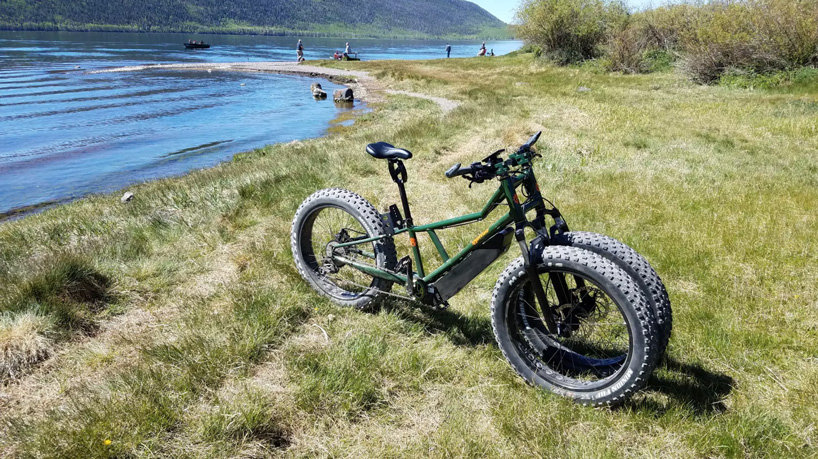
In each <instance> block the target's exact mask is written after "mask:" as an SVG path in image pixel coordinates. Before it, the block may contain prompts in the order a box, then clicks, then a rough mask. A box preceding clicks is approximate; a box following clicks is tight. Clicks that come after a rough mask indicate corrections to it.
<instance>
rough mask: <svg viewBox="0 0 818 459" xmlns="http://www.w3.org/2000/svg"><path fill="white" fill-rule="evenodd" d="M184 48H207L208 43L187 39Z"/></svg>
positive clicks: (208, 46)
mask: <svg viewBox="0 0 818 459" xmlns="http://www.w3.org/2000/svg"><path fill="white" fill-rule="evenodd" d="M185 48H187V49H207V48H210V45H208V44H207V43H205V42H203V41H189V42H187V43H185Z"/></svg>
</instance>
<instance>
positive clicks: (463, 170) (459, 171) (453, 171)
mask: <svg viewBox="0 0 818 459" xmlns="http://www.w3.org/2000/svg"><path fill="white" fill-rule="evenodd" d="M475 164H479V163H474V164H472V165H470V166H468V167H460V163H457V164H455V165H454V166H452V167H451V168H449V170H447V171H446V177H448V178H452V177H459V176H461V175H466V174H473V173H474V170H473V169H474V167H473V166H474V165H475Z"/></svg>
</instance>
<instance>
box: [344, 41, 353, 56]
mask: <svg viewBox="0 0 818 459" xmlns="http://www.w3.org/2000/svg"><path fill="white" fill-rule="evenodd" d="M350 54H352V48H350V47H349V42H347V46H346V48H344V57H346V58H349V55H350Z"/></svg>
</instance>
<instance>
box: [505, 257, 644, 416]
mask: <svg viewBox="0 0 818 459" xmlns="http://www.w3.org/2000/svg"><path fill="white" fill-rule="evenodd" d="M541 260H542V263H541V264H539V265H538V266H537V271H538V272H539V274H540V278H541V280H542V281H543V287H544V288H545V289H546V294H547V295H548V296H549V303H552V304H554V303H558V302H557V301H552V300H553V299H554V295H553V290H550V288H553V285H552V284H551V282H550V279H552V276H556V277H559V279H562V280H563V281H566V282H568V283H569V285H568V287H569V289H570V290H569V291H570V292H571V298H572V302H571V304H570V305H560V306H558V307H554V306H552V305H549V306H551V307H550V309H551V310H553V311H557V310H562V311H565V310H566V309H567V307H568V306H571V307H570V309H569V311H568V313H567V314H565V313H563V315H562V316H559V317H557V321H558V324H559V325H560V327H561V329H563V330H566V329H568V330H570V332H568V333H567V334H560V335H553V334H551V333H549V332H548V331H547V330H546V328H545V325H544V323H543V321H542V316H541V315H540V309H539V308H537V307H536V305H535V301H534V294H533V289H532V288H531V286H530V282H529V279H528V276H527V274H526V271H525V267H524V265H523V260H522V258H518V259H517V260H515V261H513V262H512V263H511V264H510V265H509V266H508V267H507V268H506V269H505V271H504V272H503V274H502V275H501V276H500V279H499V280H498V281H497V285H496V286H495V288H494V294H493V296H492V301H491V322H492V327H493V329H494V335H495V337H496V338H497V343H498V344H499V347H500V350H501V351H502V352H503V355H504V356H505V357H506V359H507V360H508V362H509V363H510V364H511V366H512V368H513V369H514V370H515V371H516V372H517V373H518V374H519V375H520V376H521V377H522V378H523V379H524V380H526V381H527V382H528V383H529V384H533V385H536V386H539V387H542V388H544V389H547V390H549V391H551V392H554V393H556V394H558V395H562V396H565V397H568V398H571V399H573V400H574V401H576V402H578V403H581V404H584V405H595V406H598V405H615V404H619V403H621V402H623V401H625V400H627V399H628V398H629V397H631V396H632V395H633V394H634V393H635V392H637V391H638V390H640V389H641V388H642V387H644V386H645V384H646V382H647V380H648V377H650V374H651V373H652V372H653V369H654V367H655V366H656V362H657V359H658V357H659V355H658V353H657V347H656V330H655V319H654V317H653V313H652V311H651V309H650V307H649V306H648V301H647V300H646V299H645V295H644V294H643V293H642V290H641V289H640V288H639V286H638V285H637V284H636V282H635V281H634V280H633V279H632V278H631V276H630V275H628V273H627V272H625V271H624V270H623V269H621V268H620V267H618V266H617V265H616V264H614V263H613V262H611V261H609V260H607V259H606V258H604V257H602V256H600V255H597V254H595V253H593V252H589V251H587V250H583V249H579V248H575V247H565V246H549V247H546V248H545V249H544V250H543V253H542V258H541ZM578 279H582V281H579V280H578ZM571 285H574V288H571ZM580 306H582V308H587V309H584V311H585V312H577V313H575V312H574V311H575V310H577V308H578V307H580ZM580 311H583V309H580ZM555 315H556V314H555ZM566 316H568V317H571V319H570V320H568V319H567V318H566ZM597 318H598V319H597ZM583 327H585V328H583ZM605 329H610V330H611V336H613V338H614V339H613V340H610V341H609V342H602V341H598V340H593V339H590V334H593V333H594V331H597V330H599V331H600V333H603V332H604V330H605ZM589 330H590V331H589ZM623 334H626V335H627V336H624V335H623Z"/></svg>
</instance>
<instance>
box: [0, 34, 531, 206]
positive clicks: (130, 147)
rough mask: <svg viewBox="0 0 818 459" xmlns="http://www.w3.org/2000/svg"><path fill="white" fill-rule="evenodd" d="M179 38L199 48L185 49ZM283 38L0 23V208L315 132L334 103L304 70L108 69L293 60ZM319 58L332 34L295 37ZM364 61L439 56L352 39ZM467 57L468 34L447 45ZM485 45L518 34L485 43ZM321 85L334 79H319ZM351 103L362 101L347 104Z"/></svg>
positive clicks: (118, 183) (401, 43)
mask: <svg viewBox="0 0 818 459" xmlns="http://www.w3.org/2000/svg"><path fill="white" fill-rule="evenodd" d="M188 39H196V40H205V41H207V42H208V43H211V44H212V46H213V47H212V48H211V49H209V50H197V51H192V50H185V49H184V47H183V45H182V43H183V42H185V41H187V40H188ZM296 41H297V38H291V37H252V36H222V35H209V36H187V35H180V34H150V35H148V34H123V33H64V32H63V33H57V32H0V63H1V64H0V215H2V214H3V213H8V212H9V211H11V210H12V209H19V208H21V207H22V208H25V207H28V206H36V205H39V204H42V203H47V202H60V201H64V200H69V199H73V198H76V197H79V196H83V195H86V194H88V193H94V192H105V191H112V190H115V189H118V188H122V187H123V186H126V185H128V184H131V183H135V182H140V181H144V180H149V179H154V178H159V177H166V176H170V175H177V174H181V173H185V172H187V171H189V170H191V169H195V168H201V167H207V166H212V165H214V164H216V163H218V162H221V161H224V160H226V159H229V158H230V157H231V156H232V155H234V154H236V153H239V152H242V151H247V150H251V149H253V148H259V147H262V146H264V145H269V144H272V143H278V142H287V141H292V140H295V139H305V138H312V137H317V136H320V135H322V134H323V133H324V132H325V131H326V129H327V127H328V126H329V122H330V121H331V120H332V119H334V118H336V117H337V116H338V115H339V112H342V111H346V110H350V109H349V108H336V106H335V105H334V104H333V103H332V101H315V100H313V99H312V98H311V97H310V95H309V91H308V89H309V85H310V84H311V83H312V82H315V81H316V79H314V78H307V77H298V76H284V75H271V74H256V73H254V74H246V73H230V72H213V73H207V72H205V71H173V70H151V71H142V72H126V73H103V74H88V73H86V72H87V71H90V70H96V69H101V68H107V67H119V66H127V65H142V64H153V63H176V62H242V61H282V60H294V58H295V50H294V48H295V42H296ZM304 43H305V48H306V49H305V57H306V58H307V59H308V60H310V59H316V58H324V57H326V56H329V55H330V54H332V52H334V51H335V50H336V49H338V50H341V49H343V47H344V40H343V39H309V38H305V39H304ZM351 44H352V48H353V51H358V52H360V53H361V54H360V57H362V58H363V59H395V58H401V59H410V58H414V59H417V58H430V57H440V56H441V55H442V54H443V51H442V48H443V46H445V43H442V42H433V41H409V40H356V41H353V42H352V43H351ZM452 45H453V53H452V55H453V57H454V56H472V55H474V54H475V53H476V51H477V49H478V48H479V43H473V42H471V43H466V42H464V43H453V44H452ZM487 46H488V47H490V48H494V51H495V53H496V54H503V53H507V52H509V51H512V50H514V49H516V48H518V47H519V42H496V43H492V42H490V43H487ZM320 82H321V84H322V85H323V86H324V88H325V89H327V90H328V92H330V93H331V91H332V90H334V89H337V88H339V87H340V86H338V85H335V84H332V83H329V82H327V81H323V80H321V81H320ZM355 108H358V109H359V108H362V107H361V106H360V105H358V106H357V107H355Z"/></svg>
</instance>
